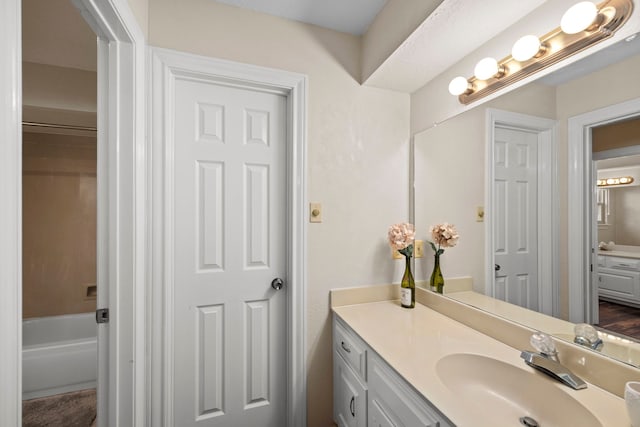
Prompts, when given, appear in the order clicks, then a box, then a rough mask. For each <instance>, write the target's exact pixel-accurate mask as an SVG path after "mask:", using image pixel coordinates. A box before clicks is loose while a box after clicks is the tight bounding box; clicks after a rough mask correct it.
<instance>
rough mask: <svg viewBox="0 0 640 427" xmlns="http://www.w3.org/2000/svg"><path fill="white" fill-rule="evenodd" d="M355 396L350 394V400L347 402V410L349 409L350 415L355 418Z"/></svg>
mask: <svg viewBox="0 0 640 427" xmlns="http://www.w3.org/2000/svg"><path fill="white" fill-rule="evenodd" d="M355 403H356V397H355V396H351V402H349V411H351V416H352V417H354V418H355V416H356V405H355Z"/></svg>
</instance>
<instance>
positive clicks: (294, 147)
mask: <svg viewBox="0 0 640 427" xmlns="http://www.w3.org/2000/svg"><path fill="white" fill-rule="evenodd" d="M151 53H152V55H151V56H152V58H151V60H152V67H151V72H152V91H151V93H152V95H153V96H152V97H151V99H150V108H151V111H152V120H151V123H152V140H153V141H154V144H153V147H154V148H155V150H154V151H153V153H152V156H153V183H154V184H153V195H154V202H153V212H154V214H153V229H154V242H153V269H152V274H153V280H152V281H153V283H155V284H156V286H154V288H153V293H152V298H153V303H152V306H153V317H152V325H153V338H152V339H153V341H152V347H151V354H152V355H154V357H153V358H152V361H151V363H152V373H153V375H152V377H151V378H152V381H151V391H152V393H153V396H152V406H151V407H152V413H151V420H150V425H154V426H165V427H172V426H173V425H174V417H173V399H174V396H173V385H172V384H171V382H170V381H171V378H172V366H173V360H174V358H173V343H172V341H171V340H172V335H173V334H172V328H173V326H172V325H173V305H172V302H173V301H172V295H173V228H172V224H173V208H172V206H173V204H174V193H173V191H174V189H173V174H174V170H173V145H174V143H173V138H172V136H173V134H174V131H173V126H174V124H173V120H172V117H170V116H168V115H167V114H169V113H170V110H169V109H168V108H167V106H170V105H173V103H174V101H173V87H174V82H175V80H176V79H178V78H185V77H187V78H192V79H193V78H196V79H202V80H204V81H208V82H215V83H218V84H223V85H231V86H235V87H249V88H259V89H260V90H265V91H269V92H272V93H280V94H283V95H285V96H286V97H287V113H286V114H287V145H288V147H287V247H288V253H287V260H288V261H287V277H288V278H289V280H288V283H287V284H286V286H287V287H288V292H287V309H288V313H289V316H288V318H287V426H289V427H296V426H302V425H306V357H305V355H306V319H305V313H306V309H305V308H306V259H307V257H306V221H305V220H306V216H305V205H306V182H305V176H306V108H307V105H306V96H307V78H306V76H304V75H301V74H296V73H291V72H287V71H281V70H274V69H268V68H263V67H258V66H254V65H248V64H240V63H236V62H231V61H225V60H220V59H214V58H208V57H203V56H197V55H192V54H187V53H182V52H176V51H171V50H166V49H160V48H153V49H152V52H151Z"/></svg>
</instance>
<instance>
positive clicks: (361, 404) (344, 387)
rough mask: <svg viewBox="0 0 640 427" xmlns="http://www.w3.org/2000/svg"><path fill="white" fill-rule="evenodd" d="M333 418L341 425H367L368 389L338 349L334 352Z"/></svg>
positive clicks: (349, 426)
mask: <svg viewBox="0 0 640 427" xmlns="http://www.w3.org/2000/svg"><path fill="white" fill-rule="evenodd" d="M333 420H334V421H335V422H336V423H338V426H339V427H365V426H366V425H367V391H366V389H365V387H364V385H363V384H362V383H361V382H360V380H358V378H357V377H356V375H355V373H354V372H353V370H352V369H351V368H350V367H349V366H348V365H347V363H346V362H345V360H344V359H343V358H342V356H340V355H339V354H338V353H337V352H336V351H334V352H333Z"/></svg>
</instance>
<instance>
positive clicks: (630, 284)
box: [598, 268, 640, 301]
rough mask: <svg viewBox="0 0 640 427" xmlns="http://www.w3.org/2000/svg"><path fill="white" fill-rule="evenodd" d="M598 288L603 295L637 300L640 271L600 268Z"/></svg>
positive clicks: (639, 294)
mask: <svg viewBox="0 0 640 427" xmlns="http://www.w3.org/2000/svg"><path fill="white" fill-rule="evenodd" d="M598 290H599V293H600V294H601V295H602V296H605V297H606V296H609V297H613V298H620V299H625V300H626V299H628V300H630V301H637V300H638V299H639V298H640V273H638V272H635V271H621V270H616V269H609V268H603V269H600V271H598Z"/></svg>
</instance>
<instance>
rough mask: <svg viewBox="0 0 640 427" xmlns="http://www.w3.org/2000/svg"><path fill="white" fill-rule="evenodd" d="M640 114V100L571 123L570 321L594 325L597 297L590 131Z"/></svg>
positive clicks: (569, 132)
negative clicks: (592, 267)
mask: <svg viewBox="0 0 640 427" xmlns="http://www.w3.org/2000/svg"><path fill="white" fill-rule="evenodd" d="M638 115H640V98H636V99H632V100H629V101H626V102H622V103H619V104H615V105H610V106H607V107H604V108H600V109H598V110H594V111H590V112H588V113H584V114H580V115H578V116H574V117H570V118H569V120H568V144H569V165H568V166H569V206H568V215H569V221H568V236H567V238H568V241H567V243H568V261H569V262H568V269H569V271H568V273H569V321H570V322H574V323H582V322H586V323H591V318H592V316H593V310H594V304H593V299H594V298H587V296H589V295H592V296H593V295H595V291H594V289H593V287H592V283H591V273H590V265H591V262H592V261H591V259H592V254H591V245H592V239H593V235H592V234H593V233H592V223H591V221H592V218H591V216H592V196H593V195H592V194H591V193H592V191H591V189H592V182H591V176H592V175H591V174H592V164H593V159H592V157H593V156H592V142H591V128H593V127H596V126H602V125H605V124H608V123H612V122H616V121H619V120H623V119H625V118H631V117H634V116H638Z"/></svg>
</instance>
